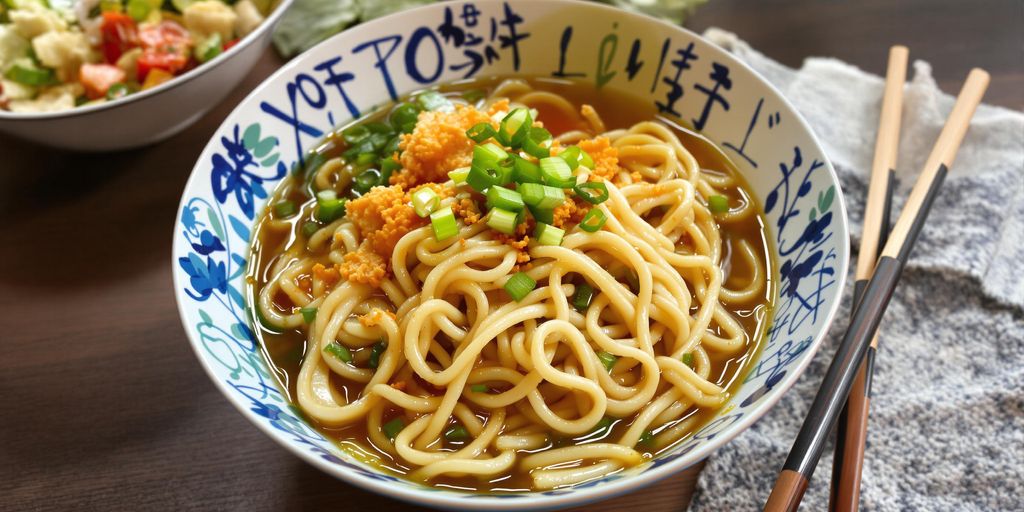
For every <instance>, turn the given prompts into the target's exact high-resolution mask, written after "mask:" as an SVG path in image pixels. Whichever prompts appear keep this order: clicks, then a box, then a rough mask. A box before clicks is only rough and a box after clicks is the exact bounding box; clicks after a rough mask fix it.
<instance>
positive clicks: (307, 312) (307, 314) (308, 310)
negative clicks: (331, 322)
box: [299, 306, 316, 324]
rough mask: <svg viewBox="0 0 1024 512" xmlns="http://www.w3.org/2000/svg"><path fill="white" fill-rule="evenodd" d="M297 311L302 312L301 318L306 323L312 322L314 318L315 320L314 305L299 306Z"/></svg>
mask: <svg viewBox="0 0 1024 512" xmlns="http://www.w3.org/2000/svg"><path fill="white" fill-rule="evenodd" d="M299 313H302V320H304V321H305V322H306V323H307V324H311V323H313V321H314V320H316V307H314V306H307V307H304V308H301V309H299Z"/></svg>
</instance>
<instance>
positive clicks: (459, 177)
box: [448, 167, 469, 186]
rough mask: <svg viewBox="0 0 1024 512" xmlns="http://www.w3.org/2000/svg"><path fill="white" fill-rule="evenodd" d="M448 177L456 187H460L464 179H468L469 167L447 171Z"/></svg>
mask: <svg viewBox="0 0 1024 512" xmlns="http://www.w3.org/2000/svg"><path fill="white" fill-rule="evenodd" d="M448 177H449V178H451V179H452V181H453V182H455V185H456V186H458V185H462V184H463V183H465V182H466V178H468V177H469V167H459V168H458V169H455V170H454V171H449V172H448Z"/></svg>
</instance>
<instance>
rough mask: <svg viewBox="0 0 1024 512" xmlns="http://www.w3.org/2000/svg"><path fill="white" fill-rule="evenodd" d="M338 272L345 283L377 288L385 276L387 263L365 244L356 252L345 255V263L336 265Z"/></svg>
mask: <svg viewBox="0 0 1024 512" xmlns="http://www.w3.org/2000/svg"><path fill="white" fill-rule="evenodd" d="M338 272H339V273H340V274H341V277H343V278H345V280H346V281H351V282H353V283H363V284H368V285H370V286H373V287H375V288H376V287H379V286H380V283H381V282H382V281H383V280H384V277H385V276H386V275H387V272H388V266H387V262H386V261H385V260H384V258H382V257H381V255H379V254H377V253H375V252H373V251H372V250H370V249H368V248H367V246H366V244H363V245H361V246H360V247H359V249H358V250H356V252H350V253H346V254H345V261H344V262H342V263H341V264H340V265H338Z"/></svg>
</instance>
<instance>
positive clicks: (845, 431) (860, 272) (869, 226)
mask: <svg viewBox="0 0 1024 512" xmlns="http://www.w3.org/2000/svg"><path fill="white" fill-rule="evenodd" d="M908 56H909V52H908V51H907V47H905V46H893V47H892V48H890V49H889V66H888V70H887V71H886V73H885V93H884V94H883V96H882V112H881V115H880V118H879V121H878V135H877V138H876V139H875V159H874V163H873V164H872V166H871V178H870V182H869V184H868V196H867V201H866V204H865V207H864V230H863V235H862V236H861V241H860V255H859V256H858V258H857V271H856V273H855V278H856V280H857V281H856V282H855V283H854V288H853V303H854V304H857V303H858V302H860V297H861V295H862V294H863V293H864V288H865V287H866V286H867V284H868V279H870V278H871V273H872V271H873V270H874V268H875V262H877V261H878V257H879V256H880V255H881V249H882V245H883V244H885V242H886V239H887V238H888V236H889V214H890V210H891V207H892V182H893V177H894V174H895V170H894V169H895V168H896V153H897V149H898V148H899V139H900V117H901V114H902V110H903V85H904V84H905V83H906V80H907V59H908ZM877 347H878V336H877V335H876V336H874V337H872V338H871V345H870V346H869V347H868V352H867V355H865V356H864V360H863V361H862V362H861V364H860V369H859V370H858V371H857V376H856V378H854V381H853V385H852V387H851V388H850V396H849V397H848V398H847V399H846V406H845V407H844V408H843V412H842V413H841V414H840V415H839V427H838V430H837V431H836V448H835V458H834V459H833V461H832V493H831V495H830V496H829V509H830V510H833V511H835V512H855V511H856V510H857V507H858V505H859V502H860V477H861V469H862V467H863V465H864V445H865V443H866V442H867V429H868V408H869V406H870V404H869V400H870V393H869V392H870V390H871V376H872V371H873V369H874V360H875V350H876V348H877Z"/></svg>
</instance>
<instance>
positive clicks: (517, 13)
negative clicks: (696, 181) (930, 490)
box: [173, 0, 849, 510]
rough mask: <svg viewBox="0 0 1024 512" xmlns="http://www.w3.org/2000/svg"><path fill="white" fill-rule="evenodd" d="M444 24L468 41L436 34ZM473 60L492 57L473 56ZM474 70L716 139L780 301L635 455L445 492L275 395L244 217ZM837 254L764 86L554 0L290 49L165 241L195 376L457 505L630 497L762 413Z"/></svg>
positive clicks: (824, 179) (806, 142)
mask: <svg viewBox="0 0 1024 512" xmlns="http://www.w3.org/2000/svg"><path fill="white" fill-rule="evenodd" d="M446 19H448V20H450V21H451V26H449V25H448V24H447V23H446V21H445V20H446ZM452 26H453V27H454V29H453V28H452ZM442 27H443V29H442ZM491 27H494V29H493V32H492V28H491ZM453 30H456V31H463V33H464V34H472V35H473V36H475V37H473V38H470V37H468V36H467V37H465V38H456V37H451V33H452V31H453ZM446 33H447V34H449V37H446V36H445V34H446ZM468 41H474V43H473V45H470V43H468ZM459 42H461V45H460V44H458V43H459ZM488 46H489V47H490V48H491V50H487V48H488ZM487 53H489V54H491V55H492V57H493V56H494V55H496V56H497V58H491V59H487V58H485V57H482V56H483V55H485V54H487ZM476 56H481V57H480V58H479V59H477V58H476ZM477 63H479V67H478V68H476V66H477ZM467 64H468V65H467ZM487 75H523V76H547V77H552V76H554V77H558V76H574V77H575V78H576V79H577V80H581V81H583V82H584V83H586V84H590V85H592V86H600V87H606V88H611V89H616V90H620V91H623V92H626V93H629V94H632V95H634V96H637V97H640V98H643V99H644V100H645V101H650V102H654V104H655V105H657V106H658V108H659V109H660V110H661V111H662V112H663V113H664V114H665V115H666V116H670V117H674V118H677V119H680V120H682V121H685V122H687V123H689V124H692V125H695V126H697V127H698V128H700V129H701V131H702V133H703V134H704V135H705V136H707V137H708V138H709V139H711V140H712V141H714V142H715V143H717V144H718V145H720V146H721V147H722V148H724V151H725V152H726V154H727V155H728V156H729V157H730V158H731V159H732V160H733V161H734V162H735V163H736V165H737V167H738V168H739V170H740V172H741V173H742V174H743V176H744V177H745V178H746V180H747V182H748V184H749V186H750V189H751V192H752V193H753V194H754V195H755V196H756V197H757V199H758V200H759V201H760V203H761V204H762V205H764V210H765V220H766V222H767V229H768V232H769V238H770V239H771V244H770V245H771V249H770V251H772V252H773V253H774V255H773V256H774V260H775V261H776V262H777V265H776V267H775V268H773V269H771V272H770V278H771V279H773V280H775V282H776V285H777V286H776V288H777V289H778V290H779V296H778V297H777V299H776V302H775V307H774V310H773V311H772V313H771V316H772V318H771V319H770V325H771V328H770V330H769V332H768V334H767V335H766V339H765V340H764V342H763V344H762V345H763V349H762V350H761V351H760V353H759V354H756V355H755V357H754V359H753V361H752V363H751V364H750V366H749V369H748V370H747V373H746V375H745V376H744V377H743V379H742V380H743V382H742V384H741V385H740V387H739V388H738V389H737V390H736V392H735V393H734V394H733V395H732V398H731V399H730V400H729V402H728V403H727V404H726V405H725V406H724V407H722V408H721V409H720V410H719V411H718V413H717V415H716V416H715V417H714V418H713V419H712V420H711V421H710V422H708V423H707V424H706V425H704V426H703V427H701V428H700V429H699V430H698V431H697V432H695V433H694V434H693V435H691V436H689V437H687V438H685V439H683V440H682V441H680V442H679V443H678V444H677V445H675V446H674V447H673V448H672V449H670V450H668V451H666V452H664V453H661V454H660V455H658V456H657V457H656V458H654V459H653V460H651V461H648V462H645V463H643V464H641V465H640V466H637V467H634V468H630V469H628V470H624V471H621V472H618V473H615V474H612V475H609V476H606V477H603V478H600V479H597V480H594V481H590V482H586V483H583V484H579V485H575V486H573V487H568V488H562V489H556V490H552V491H545V492H527V493H517V494H487V493H477V494H474V493H465V492H458V491H455V490H451V489H442V488H436V487H427V486H424V485H421V484H417V483H413V482H410V481H406V480H403V479H401V478H397V477H395V476H392V475H390V474H387V473H385V472H383V471H381V470H379V469H377V468H375V467H373V466H371V465H368V464H366V463H363V462H360V461H359V460H358V459H357V458H356V457H353V456H352V455H351V454H350V453H348V452H346V450H345V449H344V448H343V447H342V446H339V445H338V444H335V443H333V442H331V441H330V440H329V439H326V438H325V437H324V436H322V435H321V434H320V433H319V432H318V431H317V430H316V429H315V428H314V427H313V426H311V425H310V424H309V423H308V422H307V421H306V420H304V419H303V416H302V415H301V414H300V413H299V412H298V410H297V408H296V407H295V406H293V405H291V404H290V403H289V402H288V400H287V398H286V397H285V395H283V394H282V392H281V391H280V390H279V389H278V385H277V383H276V381H275V380H274V378H273V377H272V376H271V375H272V372H271V371H270V370H269V368H268V366H267V363H266V361H265V360H264V359H263V356H262V354H261V351H260V347H259V344H258V341H257V339H256V338H255V336H254V334H253V333H254V328H253V326H252V324H251V320H250V315H249V314H248V313H247V304H246V299H245V298H244V294H245V291H246V290H245V283H244V274H245V270H246V266H247V262H248V260H249V256H250V254H249V238H250V236H251V234H252V233H253V225H254V222H255V221H256V220H257V218H258V216H259V212H260V211H261V210H262V209H263V207H264V205H265V203H266V200H267V197H268V195H269V193H270V191H271V190H272V189H273V188H274V187H275V185H276V184H277V183H278V182H279V181H280V180H281V179H282V178H283V177H284V176H285V175H286V174H287V173H288V172H289V170H290V169H292V168H293V166H296V165H298V164H299V163H300V162H302V160H303V156H304V155H305V154H306V153H307V152H308V151H310V150H311V149H312V148H313V147H315V146H316V145H317V144H318V142H319V141H320V140H321V138H323V137H324V135H326V134H327V133H329V132H330V131H331V130H332V128H333V127H336V126H338V125H340V124H342V123H345V122H347V121H348V120H349V119H351V118H353V117H358V116H359V115H361V114H363V113H366V112H369V111H371V110H372V109H373V108H374V107H375V106H378V105H381V104H383V103H386V102H388V101H391V100H393V99H395V98H396V97H399V96H401V95H403V94H406V93H409V92H411V91H414V90H417V89H422V88H426V87H431V86H434V85H437V84H441V83H446V82H451V81H456V80H462V79H465V78H468V77H474V76H475V77H482V76H487ZM709 98H720V99H713V100H709ZM598 108H599V109H600V108H606V109H607V108H614V105H605V106H598ZM848 260H849V244H848V229H847V220H846V211H845V206H844V203H843V196H842V193H841V191H840V189H839V183H838V180H837V178H836V175H835V172H834V171H833V169H832V166H831V164H830V163H829V161H828V159H827V158H826V156H825V155H824V153H823V151H822V148H821V146H820V144H819V143H818V142H817V140H816V139H815V137H814V134H813V133H811V130H810V128H809V127H808V125H807V123H806V122H804V120H803V119H802V118H801V117H800V115H799V114H798V113H797V112H796V110H795V109H794V108H793V106H792V105H791V104H790V103H789V102H787V101H786V99H785V98H783V97H782V96H781V95H780V94H779V92H778V91H777V90H776V89H775V88H773V87H772V86H771V85H770V84H768V83H767V82H766V81H765V80H764V79H763V78H761V77H760V76H758V75H757V74H756V73H755V72H754V71H752V70H751V69H750V68H748V67H747V66H745V65H744V64H742V63H740V62H739V61H737V60H736V59H734V58H733V57H732V56H730V55H729V54H728V53H727V52H725V51H724V50H722V49H721V48H718V47H716V46H714V45H713V44H711V43H708V42H707V41H705V40H703V39H701V38H700V37H699V36H697V35H695V34H693V33H691V32H688V31H686V30H684V29H682V28H679V27H677V26H673V25H670V24H667V23H664V22H661V21H658V20H655V19H653V18H648V17H645V16H642V15H638V14H633V13H630V12H625V11H621V10H618V9H614V8H611V7H607V6H604V5H600V4H595V3H584V2H576V1H569V0H559V1H544V2H540V1H537V2H514V3H512V2H508V3H505V2H470V3H467V2H458V3H442V4H434V5H430V6H426V7H421V8H418V9H414V10H410V11H406V12H402V13H399V14H394V15H391V16H388V17H386V18H382V19H378V20H376V21H372V22H369V23H366V24H363V25H360V26H357V27H355V28H353V29H350V30H347V31H345V32H343V33H341V34H338V35H336V36H334V37H332V38H331V39H329V40H327V41H325V42H324V43H322V44H320V45H319V46H317V47H315V48H313V49H311V50H309V51H307V52H306V53H304V54H303V55H301V56H299V57H297V58H296V59H294V60H292V61H291V62H289V63H288V64H287V65H285V66H284V67H283V68H282V69H280V70H279V71H278V72H277V73H275V74H274V75H273V76H271V77H270V78H268V79H267V80H266V81H265V82H264V83H263V84H262V85H260V86H259V87H257V88H256V90H254V91H253V92H252V93H251V94H250V95H249V96H248V98H246V99H245V100H244V101H242V103H241V104H240V105H239V106H238V107H237V108H236V109H235V111H234V112H233V113H232V114H231V115H230V116H228V118H227V119H226V120H225V121H224V124H223V125H222V126H221V127H220V129H219V130H218V131H217V133H216V134H215V135H214V136H213V137H212V138H211V140H210V142H209V144H208V145H207V146H206V149H205V150H204V151H203V153H202V155H200V157H199V159H198V161H197V162H196V165H195V168H194V169H193V171H192V176H191V178H190V179H189V181H188V184H187V185H186V187H185V191H184V195H183V196H182V200H181V206H180V210H179V214H178V220H177V224H176V226H175V229H174V248H173V265H174V286H175V292H176V295H177V299H178V308H179V311H180V314H181V319H182V323H183V324H184V327H185V331H186V333H187V335H188V338H189V340H190V342H191V344H192V347H193V349H194V350H195V352H196V355H197V357H198V358H199V361H200V363H201V364H202V365H203V367H204V368H205V370H206V372H207V373H208V374H209V376H210V378H211V379H213V381H214V383H215V384H216V385H217V387H218V388H220V390H221V391H222V392H223V393H224V395H225V396H226V397H227V399H228V401H230V402H231V403H232V404H233V405H234V406H235V407H237V408H238V409H239V410H240V411H241V412H242V414H243V415H244V416H245V417H246V418H248V419H249V421H251V422H252V423H253V424H254V425H256V426H257V427H258V428H260V429H261V430H263V431H264V432H265V433H266V434H267V435H269V436H270V437H271V438H273V439H274V440H275V441H277V442H278V443H280V444H281V445H283V446H285V447H286V448H287V449H289V450H290V451H292V452H293V453H295V454H296V455H297V456H299V457H301V458H302V459H304V460H306V461H307V462H309V463H310V464H313V465H314V466H316V467H318V468H320V469H321V470H323V471H325V472H327V473H330V474H331V475H334V476H336V477H338V478H339V479H341V480H343V481H345V482H347V483H349V484H352V485H357V486H360V487H363V488H365V489H369V490H372V491H374V492H378V493H381V494H384V495H387V496H390V497H393V498H397V499H401V500H407V501H410V502H414V503H418V504H422V505H429V506H434V507H440V508H450V509H466V510H469V509H483V510H525V509H544V508H558V507H564V506H570V505H579V504H582V503H587V502H591V501H594V500H599V499H605V498H608V497H611V496H614V495H618V494H621V493H625V492H628V491H632V490H636V489H638V488H640V487H642V486H644V485H648V484H650V483H652V482H654V481H656V480H658V479H661V478H664V477H666V476H669V475H671V474H673V473H676V472H678V471H681V470H682V469H684V468H686V467H688V466H691V465H693V464H694V463H696V462H698V461H700V460H702V459H703V458H705V457H707V456H708V455H710V454H711V453H712V452H714V450H715V449H717V448H718V447H720V446H722V445H723V444H725V443H726V442H728V441H729V440H730V439H732V438H733V437H735V436H736V435H738V434H739V433H740V432H742V431H743V430H744V429H746V428H747V427H749V426H750V425H751V424H752V423H754V422H755V421H756V420H757V419H758V418H760V417H761V416H762V415H764V414H765V412H766V411H768V409H770V408H771V407H772V405H774V404H775V403H776V402H777V401H778V400H779V399H780V398H782V396H783V394H784V393H785V391H786V390H787V389H789V388H790V387H791V386H792V385H793V383H794V382H795V381H796V379H797V378H798V377H799V376H800V374H801V372H802V371H803V370H804V369H805V368H806V367H807V365H808V363H809V362H810V360H811V358H812V357H813V355H814V353H815V351H816V350H817V348H818V346H819V345H820V344H821V341H822V339H823V338H824V336H825V334H826V331H827V330H828V328H829V325H830V324H831V322H832V320H833V318H834V317H835V314H836V310H837V308H838V306H839V301H840V296H841V293H842V289H843V284H844V282H845V276H846V270H847V265H848Z"/></svg>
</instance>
